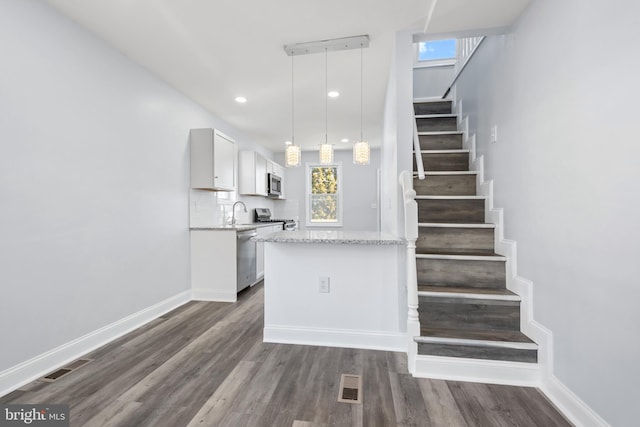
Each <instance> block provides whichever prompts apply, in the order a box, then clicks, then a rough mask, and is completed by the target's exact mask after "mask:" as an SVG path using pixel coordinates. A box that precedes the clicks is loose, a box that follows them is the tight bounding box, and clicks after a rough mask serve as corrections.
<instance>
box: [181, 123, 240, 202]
mask: <svg viewBox="0 0 640 427" xmlns="http://www.w3.org/2000/svg"><path fill="white" fill-rule="evenodd" d="M189 138H190V141H191V142H190V144H191V150H190V151H191V155H190V157H191V188H195V189H198V190H212V191H234V190H235V187H236V185H235V164H236V144H235V141H234V140H233V139H231V138H229V137H228V136H226V135H225V134H223V133H222V132H220V131H218V130H216V129H191V132H190V136H189Z"/></svg>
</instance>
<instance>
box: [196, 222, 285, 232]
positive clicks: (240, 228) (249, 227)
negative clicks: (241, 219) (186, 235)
mask: <svg viewBox="0 0 640 427" xmlns="http://www.w3.org/2000/svg"><path fill="white" fill-rule="evenodd" d="M278 224H280V225H282V224H284V222H253V223H251V224H236V225H212V226H210V227H189V230H218V231H245V230H252V229H254V228H260V227H270V226H272V225H278Z"/></svg>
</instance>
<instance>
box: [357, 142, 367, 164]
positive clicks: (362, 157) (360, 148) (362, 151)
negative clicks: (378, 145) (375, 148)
mask: <svg viewBox="0 0 640 427" xmlns="http://www.w3.org/2000/svg"><path fill="white" fill-rule="evenodd" d="M370 158H371V150H370V149H369V143H368V142H367V141H358V142H356V143H355V144H353V163H354V164H356V165H368V164H369V162H370Z"/></svg>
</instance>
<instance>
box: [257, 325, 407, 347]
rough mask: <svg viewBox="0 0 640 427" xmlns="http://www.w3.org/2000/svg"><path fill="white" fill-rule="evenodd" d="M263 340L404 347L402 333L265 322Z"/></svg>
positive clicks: (404, 340)
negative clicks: (304, 326) (267, 323)
mask: <svg viewBox="0 0 640 427" xmlns="http://www.w3.org/2000/svg"><path fill="white" fill-rule="evenodd" d="M263 336H264V338H263V339H264V342H271V343H280V344H299V345H316V346H323V347H346V348H362V349H367V350H384V351H400V352H403V353H406V351H407V337H406V335H405V334H403V333H393V332H384V331H358V330H351V329H349V330H345V329H322V328H301V327H291V326H281V325H265V327H264V334H263Z"/></svg>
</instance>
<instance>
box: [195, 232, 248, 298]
mask: <svg viewBox="0 0 640 427" xmlns="http://www.w3.org/2000/svg"><path fill="white" fill-rule="evenodd" d="M190 234H191V291H192V292H193V297H194V299H195V300H200V301H225V302H235V301H237V299H238V292H237V277H236V276H237V261H236V252H237V246H236V240H237V239H236V231H235V230H213V229H212V230H191V233H190Z"/></svg>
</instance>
